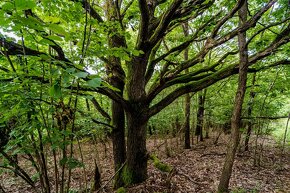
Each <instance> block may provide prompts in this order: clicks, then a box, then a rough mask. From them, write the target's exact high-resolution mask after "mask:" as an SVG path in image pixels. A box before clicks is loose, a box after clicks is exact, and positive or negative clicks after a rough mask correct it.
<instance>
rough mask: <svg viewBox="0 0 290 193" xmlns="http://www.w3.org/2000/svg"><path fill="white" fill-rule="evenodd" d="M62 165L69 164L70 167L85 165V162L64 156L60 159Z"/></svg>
mask: <svg viewBox="0 0 290 193" xmlns="http://www.w3.org/2000/svg"><path fill="white" fill-rule="evenodd" d="M60 165H62V166H63V165H67V167H68V168H69V169H75V168H78V167H83V166H84V164H83V163H82V162H80V161H79V160H77V159H75V158H63V159H61V160H60Z"/></svg>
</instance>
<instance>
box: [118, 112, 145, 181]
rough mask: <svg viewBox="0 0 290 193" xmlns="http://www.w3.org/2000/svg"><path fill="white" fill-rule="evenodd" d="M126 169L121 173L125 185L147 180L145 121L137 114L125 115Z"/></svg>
mask: <svg viewBox="0 0 290 193" xmlns="http://www.w3.org/2000/svg"><path fill="white" fill-rule="evenodd" d="M127 126H128V139H127V167H126V169H125V171H124V172H123V177H124V178H125V179H127V180H126V184H135V183H140V182H143V181H145V180H146V178H147V157H148V156H147V150H146V128H147V121H145V120H142V118H141V117H140V116H138V113H137V112H136V113H132V112H129V113H127Z"/></svg>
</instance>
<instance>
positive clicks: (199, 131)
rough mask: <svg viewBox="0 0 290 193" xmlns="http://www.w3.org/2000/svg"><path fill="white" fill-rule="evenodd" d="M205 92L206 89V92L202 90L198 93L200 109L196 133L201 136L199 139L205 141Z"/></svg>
mask: <svg viewBox="0 0 290 193" xmlns="http://www.w3.org/2000/svg"><path fill="white" fill-rule="evenodd" d="M205 94H206V90H204V93H202V91H201V92H200V93H199V95H198V110H197V123H196V129H195V135H196V136H199V140H200V141H203V134H202V133H203V129H202V128H203V118H204V103H205Z"/></svg>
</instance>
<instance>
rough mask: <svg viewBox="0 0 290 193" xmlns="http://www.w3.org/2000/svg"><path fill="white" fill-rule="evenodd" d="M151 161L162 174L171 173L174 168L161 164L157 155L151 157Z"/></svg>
mask: <svg viewBox="0 0 290 193" xmlns="http://www.w3.org/2000/svg"><path fill="white" fill-rule="evenodd" d="M150 159H151V160H152V161H153V165H154V166H155V167H156V168H157V169H159V170H160V171H162V172H171V170H172V167H171V166H170V165H168V164H165V163H163V162H161V161H160V160H159V159H158V158H157V156H156V155H151V156H150Z"/></svg>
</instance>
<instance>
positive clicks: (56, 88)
mask: <svg viewBox="0 0 290 193" xmlns="http://www.w3.org/2000/svg"><path fill="white" fill-rule="evenodd" d="M49 94H50V96H52V97H54V98H60V97H61V95H62V93H61V87H60V85H59V83H58V82H56V83H55V84H54V85H53V86H52V87H50V89H49Z"/></svg>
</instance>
